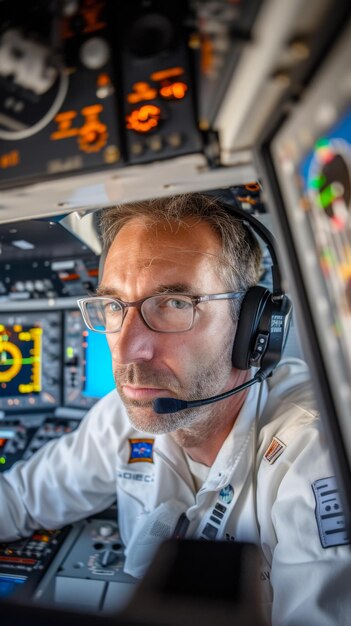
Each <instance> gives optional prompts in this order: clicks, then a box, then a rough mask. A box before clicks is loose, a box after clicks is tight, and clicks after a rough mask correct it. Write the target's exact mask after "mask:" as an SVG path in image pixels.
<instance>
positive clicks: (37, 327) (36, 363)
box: [0, 312, 61, 412]
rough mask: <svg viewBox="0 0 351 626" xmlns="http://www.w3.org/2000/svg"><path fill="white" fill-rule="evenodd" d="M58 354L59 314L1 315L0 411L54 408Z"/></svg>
mask: <svg viewBox="0 0 351 626" xmlns="http://www.w3.org/2000/svg"><path fill="white" fill-rule="evenodd" d="M60 351H61V314H60V313H57V312H52V313H51V312H50V313H37V312H36V313H25V314H21V313H13V314H12V313H8V314H6V315H5V314H1V315H0V409H6V412H9V411H11V410H13V411H16V410H22V409H24V408H26V409H30V408H32V409H38V408H43V407H51V408H55V407H56V406H58V405H59V403H60V400H61V397H60V395H61V380H60V378H61V376H60V354H61V352H60Z"/></svg>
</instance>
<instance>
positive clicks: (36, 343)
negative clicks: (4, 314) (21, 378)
mask: <svg viewBox="0 0 351 626" xmlns="http://www.w3.org/2000/svg"><path fill="white" fill-rule="evenodd" d="M17 332H18V335H17V336H18V339H19V340H20V342H22V343H23V344H26V343H27V342H31V343H32V347H31V349H30V350H29V351H28V352H29V356H23V354H22V352H21V349H20V347H19V346H18V345H17V343H14V342H13V341H10V335H9V333H8V332H7V331H6V328H5V327H4V326H3V325H1V326H0V383H10V382H11V381H12V380H13V379H14V378H16V376H18V375H19V374H20V372H21V370H22V367H23V366H24V365H30V366H31V376H30V382H28V383H19V385H18V391H19V393H20V394H28V393H33V392H39V391H41V349H42V334H43V330H42V328H35V327H33V328H30V329H29V330H23V329H22V327H21V326H17Z"/></svg>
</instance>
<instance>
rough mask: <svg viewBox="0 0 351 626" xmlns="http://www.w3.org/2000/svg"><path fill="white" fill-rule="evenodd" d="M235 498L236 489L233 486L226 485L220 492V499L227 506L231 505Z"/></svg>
mask: <svg viewBox="0 0 351 626" xmlns="http://www.w3.org/2000/svg"><path fill="white" fill-rule="evenodd" d="M233 497H234V489H233V487H232V486H231V485H226V486H225V487H223V489H221V490H220V492H219V499H220V500H221V502H224V503H225V504H230V503H231V501H232V500H233Z"/></svg>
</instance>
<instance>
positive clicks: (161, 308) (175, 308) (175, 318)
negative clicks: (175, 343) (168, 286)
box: [86, 294, 194, 332]
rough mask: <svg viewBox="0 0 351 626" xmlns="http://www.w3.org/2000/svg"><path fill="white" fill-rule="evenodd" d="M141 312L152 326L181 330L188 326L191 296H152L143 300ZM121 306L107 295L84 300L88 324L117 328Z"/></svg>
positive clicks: (191, 311) (108, 329) (192, 309)
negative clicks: (85, 301) (106, 296)
mask: <svg viewBox="0 0 351 626" xmlns="http://www.w3.org/2000/svg"><path fill="white" fill-rule="evenodd" d="M140 308H141V313H142V316H143V318H144V320H145V322H146V323H147V324H148V326H150V328H152V329H153V330H158V331H161V332H162V331H164V332H167V331H170V332H172V331H173V332H176V331H185V330H189V328H191V325H192V323H193V317H194V307H193V302H192V300H191V298H189V297H188V296H182V295H180V296H178V295H169V294H165V295H159V296H152V297H150V298H147V299H146V300H144V302H143V303H142V305H141V307H140ZM123 309H124V307H123V306H122V305H121V304H119V303H118V301H116V300H112V299H111V298H101V299H96V300H91V301H88V302H87V303H86V315H87V318H88V322H89V325H90V326H91V328H93V329H94V330H100V331H102V332H117V331H118V330H120V328H121V326H122V321H123Z"/></svg>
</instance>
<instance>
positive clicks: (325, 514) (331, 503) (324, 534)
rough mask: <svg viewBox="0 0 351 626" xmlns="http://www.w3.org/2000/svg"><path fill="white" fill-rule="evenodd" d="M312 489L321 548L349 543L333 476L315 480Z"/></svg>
mask: <svg viewBox="0 0 351 626" xmlns="http://www.w3.org/2000/svg"><path fill="white" fill-rule="evenodd" d="M312 489H313V493H314V497H315V499H316V519H317V526H318V531H319V537H320V540H321V544H322V546H323V548H331V547H333V546H341V545H343V544H346V543H350V542H349V539H348V536H347V532H346V523H345V516H344V513H343V510H342V506H341V502H340V496H339V492H338V488H337V484H336V479H335V476H329V477H328V478H320V479H319V480H316V481H315V482H314V483H313V484H312Z"/></svg>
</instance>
